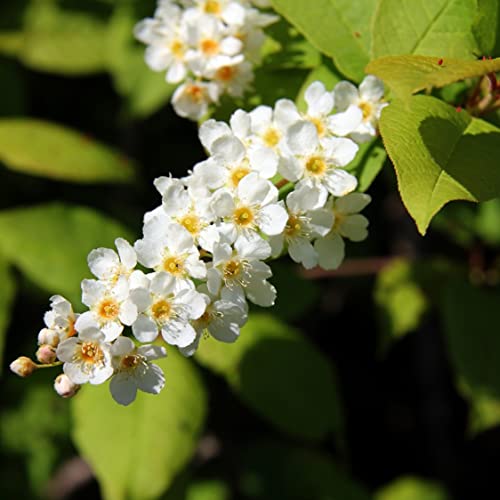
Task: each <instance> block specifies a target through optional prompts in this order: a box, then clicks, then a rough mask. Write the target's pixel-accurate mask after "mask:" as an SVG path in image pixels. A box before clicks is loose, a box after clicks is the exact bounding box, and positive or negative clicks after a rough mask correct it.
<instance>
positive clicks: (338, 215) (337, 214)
mask: <svg viewBox="0 0 500 500" xmlns="http://www.w3.org/2000/svg"><path fill="white" fill-rule="evenodd" d="M334 215H335V219H334V221H333V227H332V232H337V231H338V230H339V229H340V226H341V225H342V224H343V223H344V220H345V218H346V215H345V214H341V213H340V212H335V214H334Z"/></svg>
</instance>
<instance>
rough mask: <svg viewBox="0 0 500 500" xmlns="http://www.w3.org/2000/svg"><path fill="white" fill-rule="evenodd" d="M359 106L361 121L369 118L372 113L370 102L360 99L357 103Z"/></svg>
mask: <svg viewBox="0 0 500 500" xmlns="http://www.w3.org/2000/svg"><path fill="white" fill-rule="evenodd" d="M358 106H359V108H360V109H361V111H362V112H363V121H366V120H369V119H370V117H371V116H372V114H373V106H372V104H371V103H370V102H367V101H362V102H360V103H359V104H358Z"/></svg>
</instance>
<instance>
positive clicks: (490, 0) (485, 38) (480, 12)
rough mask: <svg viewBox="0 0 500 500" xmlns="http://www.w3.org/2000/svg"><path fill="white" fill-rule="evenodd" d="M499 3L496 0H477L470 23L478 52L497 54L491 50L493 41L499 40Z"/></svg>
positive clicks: (493, 45) (493, 44)
mask: <svg viewBox="0 0 500 500" xmlns="http://www.w3.org/2000/svg"><path fill="white" fill-rule="evenodd" d="M499 23H500V3H499V2H498V0H477V12H476V17H475V19H474V24H473V25H472V33H473V34H474V37H475V38H476V41H477V45H478V48H479V53H480V54H483V55H490V56H493V55H495V56H497V55H499V54H494V53H493V52H492V51H493V50H494V47H495V42H497V41H498V42H500V30H499V27H500V25H499Z"/></svg>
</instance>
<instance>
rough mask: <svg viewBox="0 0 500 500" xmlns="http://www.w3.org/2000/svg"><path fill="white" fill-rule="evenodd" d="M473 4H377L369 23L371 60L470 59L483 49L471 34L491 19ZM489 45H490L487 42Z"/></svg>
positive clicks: (388, 0) (391, 0) (484, 5)
mask: <svg viewBox="0 0 500 500" xmlns="http://www.w3.org/2000/svg"><path fill="white" fill-rule="evenodd" d="M495 14H496V13H495V6H494V5H493V3H491V2H490V3H488V2H481V11H479V12H478V2H477V0H380V1H379V2H378V5H377V10H376V13H375V17H374V19H373V43H372V58H373V59H375V58H377V57H381V56H388V55H399V54H419V55H425V56H438V57H443V58H446V57H452V58H458V59H459V58H464V59H472V58H474V57H475V55H476V54H480V53H481V50H482V49H483V48H484V40H481V42H480V43H478V40H477V39H476V36H475V33H474V32H473V30H476V29H477V26H478V25H477V24H476V23H478V22H479V19H480V18H479V15H480V16H481V18H483V19H484V18H485V17H489V16H493V15H495ZM488 43H490V42H488Z"/></svg>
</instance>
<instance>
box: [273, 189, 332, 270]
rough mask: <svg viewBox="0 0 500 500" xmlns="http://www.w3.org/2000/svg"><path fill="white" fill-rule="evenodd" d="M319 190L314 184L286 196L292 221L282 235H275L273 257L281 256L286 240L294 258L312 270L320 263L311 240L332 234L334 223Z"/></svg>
mask: <svg viewBox="0 0 500 500" xmlns="http://www.w3.org/2000/svg"><path fill="white" fill-rule="evenodd" d="M319 198H320V196H319V193H318V191H317V190H316V189H314V188H312V187H310V186H305V185H303V186H301V187H300V188H299V189H296V190H294V191H292V192H291V193H290V194H289V195H288V196H287V199H286V205H287V209H288V221H287V223H286V226H285V230H284V231H283V233H282V234H279V235H277V236H273V237H271V238H270V239H269V243H270V244H271V247H272V249H273V257H278V256H279V255H280V254H281V252H282V250H283V246H284V243H286V244H287V248H288V253H289V255H290V257H291V258H292V260H293V261H295V262H297V263H300V264H302V265H303V266H304V267H305V268H306V269H311V268H313V267H314V266H316V265H317V263H318V254H317V252H316V250H315V249H314V248H313V245H312V243H311V240H312V239H313V238H314V237H317V236H325V235H326V234H328V232H329V231H330V229H331V228H332V225H333V220H334V216H333V212H332V210H328V209H326V208H321V206H320V204H319V203H318V202H319Z"/></svg>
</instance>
